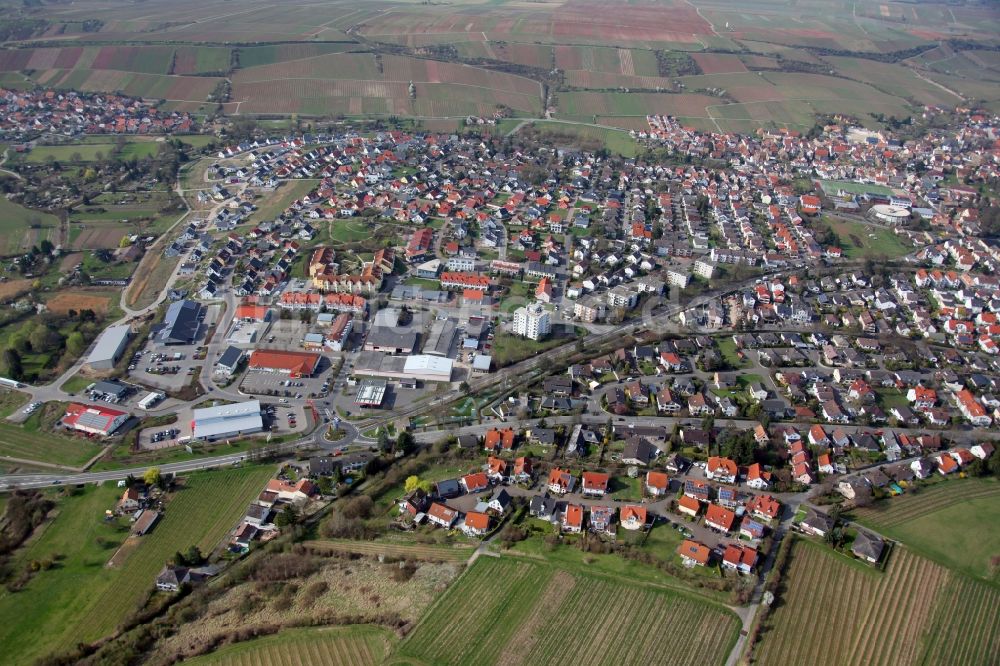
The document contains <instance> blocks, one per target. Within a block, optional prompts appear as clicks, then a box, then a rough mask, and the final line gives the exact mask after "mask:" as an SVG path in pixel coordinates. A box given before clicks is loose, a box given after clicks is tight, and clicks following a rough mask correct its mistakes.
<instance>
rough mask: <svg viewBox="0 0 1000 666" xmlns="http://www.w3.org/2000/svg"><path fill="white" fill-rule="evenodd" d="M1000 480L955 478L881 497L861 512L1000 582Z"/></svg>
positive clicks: (886, 529) (875, 524)
mask: <svg viewBox="0 0 1000 666" xmlns="http://www.w3.org/2000/svg"><path fill="white" fill-rule="evenodd" d="M998 497H1000V483H997V482H996V481H994V480H992V479H961V480H958V479H953V480H949V481H944V482H939V483H936V484H934V485H931V486H928V487H926V488H923V489H921V490H920V492H919V493H912V492H909V493H904V494H903V495H901V496H899V497H893V498H890V499H887V500H883V501H881V502H878V503H877V504H875V505H873V506H871V507H866V508H863V509H856V510H855V512H854V513H855V515H856V517H857V519H858V520H859V521H860V522H862V523H863V524H866V525H870V526H871V527H872V528H873V529H876V530H878V531H879V532H881V533H883V534H885V535H886V536H889V537H892V538H893V539H898V540H899V541H901V542H903V543H905V544H906V545H907V546H908V547H909V548H911V549H912V550H913V551H914V552H918V553H920V554H922V555H924V556H926V557H929V558H931V559H932V560H935V561H936V562H940V563H941V564H944V565H945V566H948V567H950V568H953V569H957V570H959V571H963V572H965V573H967V574H968V575H970V576H976V577H980V578H986V579H988V580H993V581H994V582H997V581H1000V571H998V570H996V569H995V568H991V562H990V559H991V558H992V557H993V556H995V555H996V554H997V553H1000V513H998V512H997V498H998Z"/></svg>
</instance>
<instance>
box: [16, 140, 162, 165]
mask: <svg viewBox="0 0 1000 666" xmlns="http://www.w3.org/2000/svg"><path fill="white" fill-rule="evenodd" d="M158 149H159V144H158V143H157V142H156V141H153V140H148V141H144V140H134V141H129V142H127V143H126V144H125V145H124V146H123V147H122V150H121V152H120V153H119V155H120V156H121V158H122V159H128V158H131V157H134V158H137V159H142V158H144V157H152V156H154V155H156V152H157V150H158ZM116 152H117V146H116V145H115V144H114V143H110V142H107V139H105V143H74V144H65V145H59V146H35V147H34V148H32V149H31V151H29V152H28V153H27V154H26V155H25V156H24V161H25V162H33V163H41V162H48V161H50V160H55V161H56V162H69V163H84V162H96V161H98V160H99V159H102V158H108V157H111V156H112V155H114V154H116Z"/></svg>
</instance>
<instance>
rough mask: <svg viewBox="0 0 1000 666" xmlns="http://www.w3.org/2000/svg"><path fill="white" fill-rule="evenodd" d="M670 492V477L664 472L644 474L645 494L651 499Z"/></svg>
mask: <svg viewBox="0 0 1000 666" xmlns="http://www.w3.org/2000/svg"><path fill="white" fill-rule="evenodd" d="M669 491H670V477H669V476H668V475H667V473H666V472H654V471H652V470H651V471H649V472H646V492H647V493H649V494H650V495H652V496H653V497H662V496H664V495H666V494H667V493H668V492H669Z"/></svg>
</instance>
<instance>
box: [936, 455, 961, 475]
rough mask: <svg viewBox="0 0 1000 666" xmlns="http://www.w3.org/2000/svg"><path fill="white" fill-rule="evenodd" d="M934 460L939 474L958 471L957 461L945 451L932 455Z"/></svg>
mask: <svg viewBox="0 0 1000 666" xmlns="http://www.w3.org/2000/svg"><path fill="white" fill-rule="evenodd" d="M934 462H936V463H937V469H938V472H939V473H940V474H941V476H948V475H949V474H952V473H954V472H957V471H958V463H957V462H955V459H954V458H952V457H951V456H950V455H948V454H947V453H939V454H938V455H936V456H934Z"/></svg>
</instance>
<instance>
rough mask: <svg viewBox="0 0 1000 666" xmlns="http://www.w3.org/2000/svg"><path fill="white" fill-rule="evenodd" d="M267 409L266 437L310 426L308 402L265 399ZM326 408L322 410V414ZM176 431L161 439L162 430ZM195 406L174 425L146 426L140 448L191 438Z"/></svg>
mask: <svg viewBox="0 0 1000 666" xmlns="http://www.w3.org/2000/svg"><path fill="white" fill-rule="evenodd" d="M214 404H215V403H206V404H203V405H201V406H202V407H208V406H212V405H214ZM261 410H262V412H263V421H264V431H263V434H261V435H260V437H261V438H263V437H266V435H267V433H268V432H271V433H273V434H274V435H285V434H288V433H296V432H303V431H305V429H306V425H307V423H306V407H305V405H302V404H299V405H291V404H288V405H285V404H281V403H279V402H277V401H276V400H269V401H267V402H261ZM322 414H323V411H322V410H320V418H322ZM171 431H173V434H171V435H166V436H163V437H162V438H160V439H157V434H158V433H167V432H171ZM191 435H192V432H191V410H190V408H186V409H182V410H180V411H179V412H178V414H177V422H176V423H172V424H170V425H161V426H154V427H152V428H146V429H145V430H143V431H142V432H140V433H139V448H141V449H143V450H154V449H163V448H169V447H171V446H181V445H182V444H184V443H186V442H188V441H189V440H190V438H191Z"/></svg>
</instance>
